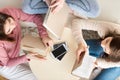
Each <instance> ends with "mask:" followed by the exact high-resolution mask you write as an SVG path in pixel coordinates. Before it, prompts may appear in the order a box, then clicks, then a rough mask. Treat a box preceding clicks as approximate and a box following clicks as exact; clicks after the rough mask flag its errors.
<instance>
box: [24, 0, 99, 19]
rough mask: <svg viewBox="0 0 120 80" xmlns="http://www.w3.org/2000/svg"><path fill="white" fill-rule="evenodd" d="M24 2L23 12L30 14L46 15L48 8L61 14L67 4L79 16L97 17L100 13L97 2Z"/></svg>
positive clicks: (55, 0)
mask: <svg viewBox="0 0 120 80" xmlns="http://www.w3.org/2000/svg"><path fill="white" fill-rule="evenodd" d="M51 1H52V0H24V1H23V7H22V10H23V11H24V12H25V13H28V14H45V13H46V12H47V10H48V7H50V8H51V9H52V12H53V13H56V12H59V10H60V9H62V7H63V5H64V3H65V2H66V3H67V4H68V6H69V7H70V8H71V10H72V12H73V13H74V14H75V15H77V16H85V17H91V18H94V17H97V16H98V15H99V13H100V9H99V5H98V2H97V1H96V0H53V1H52V2H51Z"/></svg>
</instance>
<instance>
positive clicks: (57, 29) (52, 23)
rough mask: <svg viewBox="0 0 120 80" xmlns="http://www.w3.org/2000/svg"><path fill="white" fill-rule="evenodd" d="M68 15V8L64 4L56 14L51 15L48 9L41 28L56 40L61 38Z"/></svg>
mask: <svg viewBox="0 0 120 80" xmlns="http://www.w3.org/2000/svg"><path fill="white" fill-rule="evenodd" d="M69 14H70V8H69V7H68V6H67V4H66V3H65V4H64V6H63V8H62V9H61V10H60V11H59V12H57V13H52V12H51V10H50V9H48V12H47V14H46V16H45V19H44V22H43V26H44V27H45V28H46V29H47V30H48V31H49V32H50V33H52V34H53V35H54V36H55V37H56V38H57V39H60V38H61V35H62V33H63V30H64V27H65V25H66V24H67V21H68V17H69Z"/></svg>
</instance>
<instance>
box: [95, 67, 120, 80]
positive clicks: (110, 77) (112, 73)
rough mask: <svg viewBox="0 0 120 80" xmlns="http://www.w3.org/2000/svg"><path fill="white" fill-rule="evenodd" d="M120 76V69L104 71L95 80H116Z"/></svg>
mask: <svg viewBox="0 0 120 80" xmlns="http://www.w3.org/2000/svg"><path fill="white" fill-rule="evenodd" d="M119 76H120V68H119V67H114V68H108V69H103V70H102V71H101V73H100V74H98V75H97V76H96V78H95V79H94V80H116V79H117V78H118V77H119Z"/></svg>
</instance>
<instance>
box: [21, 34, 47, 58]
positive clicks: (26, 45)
mask: <svg viewBox="0 0 120 80" xmlns="http://www.w3.org/2000/svg"><path fill="white" fill-rule="evenodd" d="M21 48H22V49H23V51H25V53H26V52H33V53H34V52H35V53H38V54H40V55H42V56H46V54H47V53H48V52H49V49H48V48H46V47H45V46H44V44H43V43H42V41H41V39H40V37H36V36H32V35H31V34H26V35H25V36H24V38H23V39H22V41H21Z"/></svg>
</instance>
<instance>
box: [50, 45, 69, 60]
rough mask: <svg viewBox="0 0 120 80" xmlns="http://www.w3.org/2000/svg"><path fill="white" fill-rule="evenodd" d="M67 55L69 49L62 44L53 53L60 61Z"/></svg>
mask: <svg viewBox="0 0 120 80" xmlns="http://www.w3.org/2000/svg"><path fill="white" fill-rule="evenodd" d="M66 53H67V47H66V46H65V45H64V44H61V45H60V46H58V47H57V48H55V49H54V50H53V51H52V53H51V54H52V56H53V57H54V58H56V59H58V60H61V59H62V58H63V57H64V55H65V54H66Z"/></svg>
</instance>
